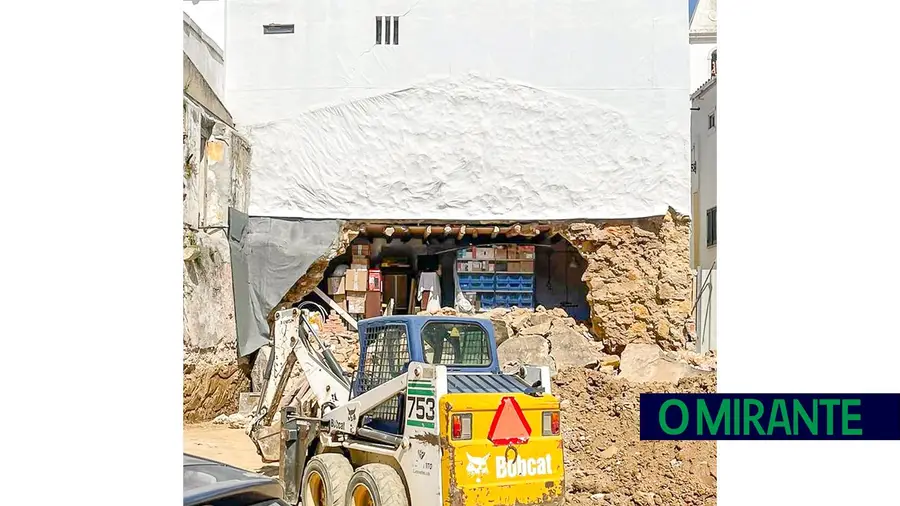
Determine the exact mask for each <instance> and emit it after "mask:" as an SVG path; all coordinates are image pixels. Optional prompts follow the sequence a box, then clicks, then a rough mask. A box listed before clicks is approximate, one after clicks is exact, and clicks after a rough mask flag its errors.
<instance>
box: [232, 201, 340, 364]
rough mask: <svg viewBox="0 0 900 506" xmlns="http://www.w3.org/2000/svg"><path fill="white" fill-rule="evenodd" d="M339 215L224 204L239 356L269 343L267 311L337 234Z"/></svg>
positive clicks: (331, 243) (321, 254)
mask: <svg viewBox="0 0 900 506" xmlns="http://www.w3.org/2000/svg"><path fill="white" fill-rule="evenodd" d="M341 223H342V222H341V221H339V220H302V219H290V218H267V217H249V216H247V215H246V214H244V213H242V212H240V211H237V210H235V209H229V210H228V243H229V246H230V249H231V272H232V284H233V287H234V312H235V315H234V319H235V324H236V325H237V348H238V356H240V357H245V356H247V355H249V354H251V353H253V352H254V351H256V350H258V349H259V348H261V347H262V346H264V345H266V344H268V343H269V324H268V322H267V321H266V317H267V316H268V314H269V312H270V311H271V310H272V308H274V307H275V306H276V305H277V304H278V303H279V302H281V298H282V297H284V295H285V294H286V293H287V291H288V290H289V289H290V288H291V287H292V286H294V283H296V282H297V280H298V279H300V277H301V276H303V274H305V273H306V271H307V270H308V269H309V267H310V266H311V265H312V263H313V262H315V261H316V260H317V259H318V258H319V257H321V256H323V255H325V254H326V253H327V252H328V250H329V249H330V248H331V247H332V245H333V244H334V243H335V242H336V240H337V239H338V234H339V233H340V229H341Z"/></svg>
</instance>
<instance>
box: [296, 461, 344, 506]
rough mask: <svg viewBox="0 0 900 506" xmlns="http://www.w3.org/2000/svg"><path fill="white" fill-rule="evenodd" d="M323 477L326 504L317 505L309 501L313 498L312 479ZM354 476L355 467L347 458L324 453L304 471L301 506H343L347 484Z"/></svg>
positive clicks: (301, 486) (308, 464) (308, 463)
mask: <svg viewBox="0 0 900 506" xmlns="http://www.w3.org/2000/svg"><path fill="white" fill-rule="evenodd" d="M313 475H318V476H319V477H321V482H322V483H323V484H324V485H325V504H322V505H317V504H316V503H315V501H309V502H306V501H308V500H309V499H310V498H311V497H312V496H311V495H308V494H311V492H310V490H309V485H310V483H309V482H310V478H311V477H312V476H313ZM351 476H353V466H352V465H350V461H349V460H347V457H344V455H343V454H340V453H323V454H321V455H316V456H315V457H313V458H311V459H309V462H307V463H306V467H305V468H304V469H303V480H302V481H301V485H300V504H302V505H303V506H342V505H343V500H344V496H345V495H346V494H347V484H348V483H349V482H350V477H351Z"/></svg>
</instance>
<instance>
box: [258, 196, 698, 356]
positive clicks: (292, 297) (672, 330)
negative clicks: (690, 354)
mask: <svg viewBox="0 0 900 506" xmlns="http://www.w3.org/2000/svg"><path fill="white" fill-rule="evenodd" d="M359 227H360V224H359V223H354V222H345V223H343V224H342V225H341V230H340V233H339V236H338V237H337V238H336V240H335V242H334V244H333V245H332V247H331V248H329V250H328V252H327V253H326V254H324V255H322V256H321V257H320V258H319V259H318V260H316V261H315V262H314V263H313V265H312V266H311V267H310V269H309V270H308V271H307V272H306V273H305V274H303V276H301V277H300V278H299V279H298V281H297V282H296V283H295V284H294V286H293V287H292V288H291V289H290V290H289V291H288V293H286V294H285V296H284V297H283V299H282V300H281V302H280V303H279V304H278V305H277V306H275V308H274V309H273V310H272V311H271V312H270V313H269V320H270V323H271V321H272V320H271V319H272V318H273V316H274V312H275V311H277V310H280V309H284V308H286V307H290V306H291V305H292V304H294V303H296V302H298V301H300V300H302V299H303V298H304V297H305V296H306V295H308V294H309V293H311V292H312V289H313V288H314V287H315V286H317V285H318V284H319V283H320V282H321V281H322V279H323V277H324V275H325V270H326V269H327V266H328V263H329V262H330V261H331V260H332V259H334V258H335V257H337V256H338V255H340V254H342V253H343V252H344V251H345V250H346V248H347V246H348V245H349V244H350V242H351V241H352V240H353V239H354V238H355V237H356V235H357V234H358V230H359ZM523 228H527V225H526V226H523ZM552 234H559V235H561V236H562V237H564V238H565V239H566V240H568V241H569V242H570V243H571V244H572V245H573V246H575V248H576V250H577V251H578V253H579V254H580V255H581V256H582V257H583V258H584V259H585V260H586V261H587V269H586V270H585V273H584V276H583V277H582V281H583V282H584V283H585V284H587V286H588V295H587V302H588V305H589V307H590V315H591V316H590V319H591V331H592V333H593V334H594V336H595V337H596V339H597V340H599V341H600V342H602V343H603V346H604V351H605V352H607V353H611V354H616V355H618V354H620V353H621V352H622V350H623V349H624V348H625V346H626V345H627V344H629V343H657V344H659V345H660V346H661V347H662V348H664V349H669V350H674V349H678V348H683V347H684V345H685V343H686V340H687V332H686V328H687V326H688V325H689V324H690V322H691V307H692V304H691V300H690V295H691V274H690V253H689V249H688V248H689V238H690V220H689V218H687V217H684V216H680V215H678V214H677V213H675V212H674V211H671V210H670V211H669V212H668V213H667V214H666V215H665V216H658V217H652V218H643V219H636V220H615V221H603V222H590V223H588V222H577V223H555V224H553V232H552ZM552 234H551V235H552Z"/></svg>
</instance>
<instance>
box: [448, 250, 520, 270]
mask: <svg viewBox="0 0 900 506" xmlns="http://www.w3.org/2000/svg"><path fill="white" fill-rule="evenodd" d="M456 257H457V258H456V260H457V262H456V272H516V273H522V274H531V273H534V246H532V245H529V244H498V245H496V246H488V247H474V246H473V247H471V248H465V249H462V250H459V252H458V253H457V255H456Z"/></svg>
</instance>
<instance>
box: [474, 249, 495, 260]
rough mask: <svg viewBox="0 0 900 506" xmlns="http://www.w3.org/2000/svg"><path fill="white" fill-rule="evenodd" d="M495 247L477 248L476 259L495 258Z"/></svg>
mask: <svg viewBox="0 0 900 506" xmlns="http://www.w3.org/2000/svg"><path fill="white" fill-rule="evenodd" d="M493 259H494V248H491V247H487V248H475V260H493Z"/></svg>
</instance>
